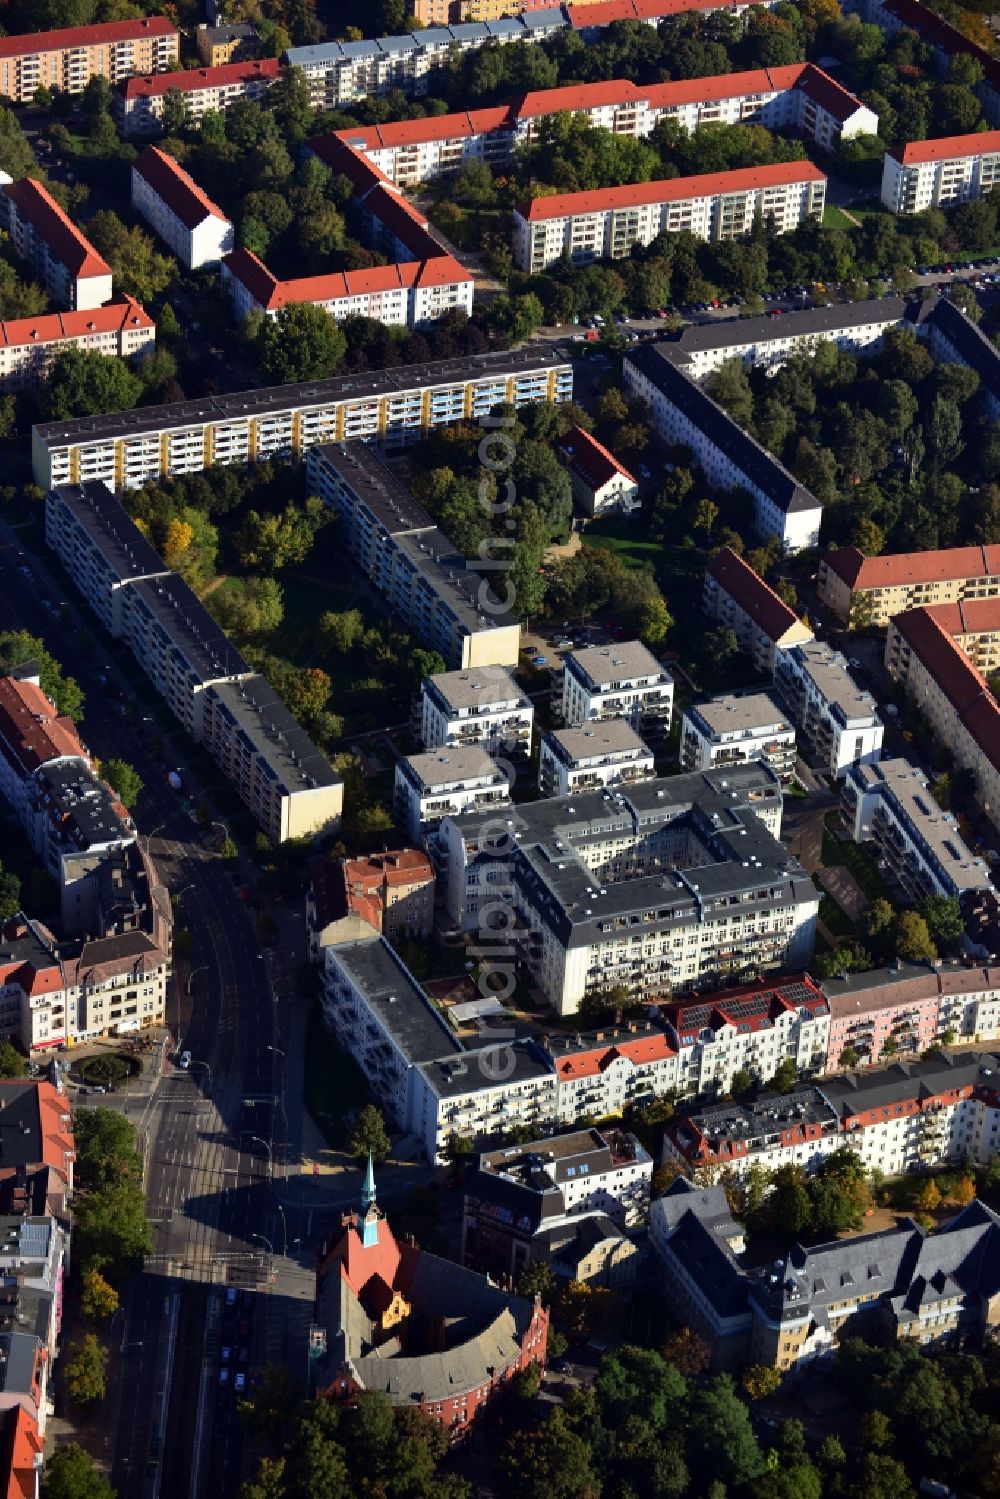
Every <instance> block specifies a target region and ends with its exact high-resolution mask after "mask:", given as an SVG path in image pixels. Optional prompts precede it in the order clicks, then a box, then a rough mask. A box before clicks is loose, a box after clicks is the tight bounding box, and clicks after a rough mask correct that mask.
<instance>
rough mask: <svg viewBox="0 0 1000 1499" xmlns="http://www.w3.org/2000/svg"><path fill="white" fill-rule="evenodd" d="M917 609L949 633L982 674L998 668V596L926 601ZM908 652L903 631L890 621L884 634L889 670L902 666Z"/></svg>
mask: <svg viewBox="0 0 1000 1499" xmlns="http://www.w3.org/2000/svg"><path fill="white" fill-rule="evenodd" d="M904 612H905V611H904ZM921 612H922V613H925V614H927V615H928V616H929V617H930V618H931V619H933V620H934V621H935V622H936V623H937V624H938V625H940V626H941V628H942V630H944V631H945V633H946V634H948V635H950V636H951V638H952V640H954V642H955V644H956V645H957V646H958V647H959V648H960V649H961V650H962V651H963V652H964V654H965V655H966V656H968V658H969V660H970V661H971V662H972V664H973V666H974V667H976V669H977V671H980V672H982V674H983V676H984V677H987V678H989V677H992V676H993V674H994V673H995V672H996V671H998V670H1000V597H998V598H980V599H967V600H965V601H964V602H963V603H960V604H927V605H924V606H922V608H921ZM904 630H905V627H904ZM908 652H909V647H908V645H907V643H906V639H905V634H904V631H902V630H897V629H896V626H895V622H894V621H890V623H889V630H888V633H887V636H886V661H887V663H888V665H889V669H890V671H893V672H894V674H898V671H897V668H898V670H902V669H903V668H904V666H905V663H906V657H907V655H908Z"/></svg>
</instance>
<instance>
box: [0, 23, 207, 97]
mask: <svg viewBox="0 0 1000 1499" xmlns="http://www.w3.org/2000/svg"><path fill="white" fill-rule="evenodd" d="M179 47H180V33H179V32H178V30H177V28H176V27H175V26H172V25H171V23H170V22H169V21H168V20H167V19H166V17H165V16H141V17H139V18H138V19H137V20H134V21H107V22H105V23H104V24H102V25H96V26H72V27H69V28H68V29H66V30H63V31H42V32H38V33H32V34H30V35H28V36H5V37H3V38H2V39H0V94H2V95H4V96H5V97H6V98H8V99H12V100H13V102H14V103H15V104H30V103H31V100H32V99H33V98H34V95H35V92H36V90H37V89H40V88H47V89H53V90H58V91H59V92H60V93H64V94H80V93H82V92H83V90H84V89H85V88H86V87H87V84H88V83H89V82H90V80H91V78H106V79H107V80H108V82H109V83H118V82H119V80H120V79H122V78H128V77H129V76H130V75H131V74H133V73H160V72H162V71H163V70H164V69H165V68H168V67H169V66H170V64H171V63H172V62H174V61H176V59H177V56H178V51H179Z"/></svg>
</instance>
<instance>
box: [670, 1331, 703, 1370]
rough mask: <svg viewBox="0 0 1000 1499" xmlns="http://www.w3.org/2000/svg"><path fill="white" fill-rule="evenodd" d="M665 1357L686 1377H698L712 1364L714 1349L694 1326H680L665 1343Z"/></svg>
mask: <svg viewBox="0 0 1000 1499" xmlns="http://www.w3.org/2000/svg"><path fill="white" fill-rule="evenodd" d="M663 1357H664V1358H665V1359H666V1361H667V1363H668V1364H673V1366H674V1368H675V1369H679V1370H680V1372H681V1373H682V1374H683V1375H684V1377H685V1379H696V1378H697V1376H698V1375H699V1374H704V1373H705V1372H706V1370H708V1369H709V1368H711V1365H712V1350H711V1348H710V1347H709V1345H708V1344H707V1343H706V1341H705V1339H704V1338H702V1337H699V1335H698V1333H696V1332H695V1330H694V1328H693V1327H679V1328H678V1329H677V1331H676V1332H672V1333H669V1334H668V1335H667V1339H666V1341H665V1343H664V1344H663Z"/></svg>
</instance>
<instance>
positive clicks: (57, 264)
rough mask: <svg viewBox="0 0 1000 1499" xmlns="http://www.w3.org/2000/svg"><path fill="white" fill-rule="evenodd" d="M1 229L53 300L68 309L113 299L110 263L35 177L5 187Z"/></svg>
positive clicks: (0, 202) (0, 200) (0, 204)
mask: <svg viewBox="0 0 1000 1499" xmlns="http://www.w3.org/2000/svg"><path fill="white" fill-rule="evenodd" d="M0 228H3V229H6V230H7V233H8V234H9V235H10V242H11V246H12V248H13V250H14V253H15V255H17V256H18V258H19V259H21V260H26V261H27V262H28V264H29V265H30V266H31V269H32V270H33V271H34V273H35V275H36V276H37V277H38V279H39V281H41V283H42V284H43V286H44V287H45V290H46V291H47V292H48V294H49V296H50V297H51V298H52V300H53V301H54V302H61V303H62V305H63V307H65V308H66V309H67V311H69V312H83V311H88V310H89V309H91V308H97V307H100V306H102V305H103V303H105V302H109V301H110V300H111V289H112V288H111V267H110V266H109V265H108V263H107V261H106V260H104V259H103V257H102V256H100V255H98V253H97V251H96V250H95V249H94V247H93V245H92V244H91V243H90V241H89V240H88V239H87V238H86V237H85V236H84V235H82V234H81V233H80V231H79V229H77V228H76V226H75V224H73V223H71V221H70V220H69V218H67V216H66V214H65V213H64V212H63V211H62V209H61V208H60V207H59V204H58V203H57V202H56V201H55V199H54V198H53V197H52V195H51V194H50V193H49V191H48V190H47V189H46V188H44V187H43V186H42V184H41V183H40V182H36V181H35V179H34V178H33V177H22V178H20V179H19V180H18V181H17V182H8V183H6V184H5V185H3V186H0Z"/></svg>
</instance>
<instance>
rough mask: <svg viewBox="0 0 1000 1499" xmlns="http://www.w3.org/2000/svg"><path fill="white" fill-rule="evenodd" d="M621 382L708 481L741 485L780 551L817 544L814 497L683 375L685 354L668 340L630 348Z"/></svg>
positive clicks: (818, 511) (758, 523)
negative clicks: (665, 342)
mask: <svg viewBox="0 0 1000 1499" xmlns="http://www.w3.org/2000/svg"><path fill="white" fill-rule="evenodd" d="M622 386H623V389H624V392H625V394H626V396H628V397H629V398H631V399H638V400H641V401H644V402H645V403H646V405H647V406H648V407H649V412H650V418H651V421H652V425H653V430H654V431H655V432H656V434H657V436H658V437H660V438H661V439H662V441H663V442H664V443H666V444H667V445H668V446H671V447H672V446H675V445H683V446H684V447H687V448H689V449H690V451H691V455H692V458H693V459H694V461H695V462H696V463H697V464H698V466H699V467H700V468H701V469H702V471H703V473H704V475H705V479H706V481H707V482H708V483H709V484H710V485H711V486H712V487H713V488H714V489H719V490H730V489H745V490H747V492H748V493H749V494H750V496H751V497H752V499H753V502H754V528H755V530H756V531H757V532H758V533H759V535H761V536H763V537H770V536H776V537H777V538H778V540H779V541H780V542H781V544H782V546H783V548H784V550H785V551H786V552H801V551H803V550H805V549H806V548H808V547H814V546H816V545H818V543H819V528H820V520H821V517H822V514H823V507H822V506H821V505H820V502H819V500H817V498H816V496H815V495H814V494H812V493H811V492H810V491H809V490H808V489H806V487H805V485H803V484H800V483H799V481H798V480H797V479H796V478H795V477H794V475H793V474H790V473H789V471H788V469H786V468H785V466H784V464H782V463H779V461H778V459H777V458H775V457H773V455H772V454H770V453H769V452H768V451H767V449H766V448H764V447H762V446H761V444H760V443H759V442H757V440H756V439H755V438H753V437H751V435H750V433H749V432H746V431H745V430H744V429H743V428H742V427H741V426H740V425H739V424H738V423H737V422H735V421H734V420H733V419H732V417H731V416H729V415H728V413H727V412H725V411H724V410H723V408H722V407H721V406H719V405H718V404H717V402H715V401H713V400H712V398H711V397H710V396H709V395H707V394H706V393H705V391H703V390H702V389H701V388H700V387H699V386H698V385H697V384H696V383H695V381H694V380H693V379H691V378H690V377H689V375H688V373H687V360H686V357H685V356H684V355H683V354H681V353H680V352H679V351H678V350H677V349H676V348H675V347H674V346H673V345H672V344H663V343H658V344H645V345H643V346H642V347H641V348H638V349H635V350H630V351H629V352H628V353H627V354H626V355H625V359H624V363H623V366H622Z"/></svg>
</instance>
